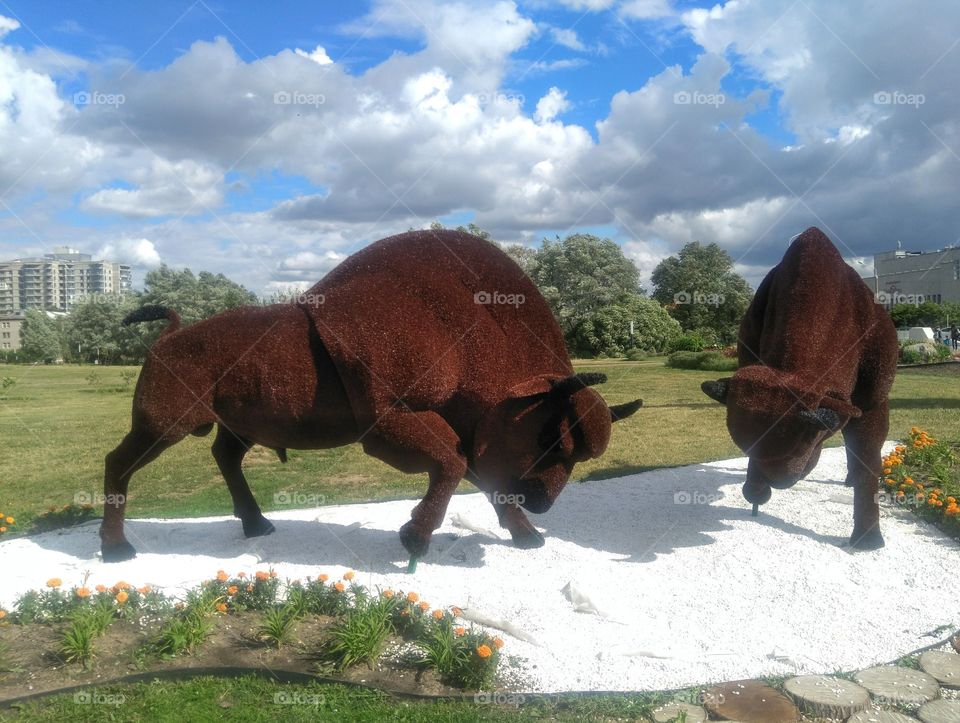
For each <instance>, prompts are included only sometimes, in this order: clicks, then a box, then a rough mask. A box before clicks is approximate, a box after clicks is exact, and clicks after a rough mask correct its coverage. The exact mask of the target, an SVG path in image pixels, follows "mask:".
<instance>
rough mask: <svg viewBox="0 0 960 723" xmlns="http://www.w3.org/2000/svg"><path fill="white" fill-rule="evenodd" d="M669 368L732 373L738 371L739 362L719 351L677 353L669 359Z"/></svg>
mask: <svg viewBox="0 0 960 723" xmlns="http://www.w3.org/2000/svg"><path fill="white" fill-rule="evenodd" d="M667 366H668V367H673V368H674V369H698V370H700V371H710V372H732V371H736V369H737V360H736V359H732V358H730V357H726V356H724V355H723V354H721V353H720V352H718V351H701V352H693V351H677V352H674V353H673V354H671V355H670V356H669V357H667Z"/></svg>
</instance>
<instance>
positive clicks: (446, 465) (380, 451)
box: [363, 412, 467, 557]
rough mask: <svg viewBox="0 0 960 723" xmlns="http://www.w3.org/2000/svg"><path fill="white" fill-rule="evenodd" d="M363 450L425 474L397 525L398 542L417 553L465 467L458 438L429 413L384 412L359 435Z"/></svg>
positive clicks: (427, 541)
mask: <svg viewBox="0 0 960 723" xmlns="http://www.w3.org/2000/svg"><path fill="white" fill-rule="evenodd" d="M363 449H364V451H366V452H367V453H368V454H370V455H372V456H374V457H377V458H378V459H382V460H383V461H384V462H386V463H387V464H389V465H391V466H393V467H396V468H397V469H399V470H400V471H402V472H407V473H417V472H427V473H428V474H429V475H430V486H429V488H428V489H427V494H426V495H424V497H423V499H422V500H420V503H419V504H418V505H417V506H416V507H414V508H413V512H412V513H411V515H410V521H409V522H407V523H406V524H405V525H404V526H403V527H401V528H400V541H401V542H402V543H403V546H404V547H405V548H407V552H409V553H410V555H411V556H412V557H422V556H423V555H424V554H426V552H427V549H428V548H429V547H430V538H431V537H432V536H433V531H434V530H435V529H437V528H438V527H439V526H440V525H441V524H442V523H443V518H444V515H446V513H447V505H448V504H449V502H450V497H451V496H452V495H453V492H454V490H456V488H457V485H458V484H459V483H460V480H461V479H463V475H464V473H465V472H466V470H467V461H466V458H465V457H464V455H463V452H462V450H461V446H460V438H459V437H458V436H457V434H456V433H455V432H454V431H453V429H451V428H450V425H448V424H447V423H446V421H444V419H443V417H441V416H440V415H439V414H436V413H435V412H390V413H388V414H386V415H384V416H383V417H381V418H380V419H379V420H378V421H377V423H376V424H375V425H374V427H373V429H372V430H371V431H370V433H369V434H368V435H367V436H366V437H365V438H364V440H363Z"/></svg>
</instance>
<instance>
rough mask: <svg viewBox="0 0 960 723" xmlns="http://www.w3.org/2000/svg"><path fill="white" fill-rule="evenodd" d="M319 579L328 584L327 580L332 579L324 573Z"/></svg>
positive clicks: (318, 576)
mask: <svg viewBox="0 0 960 723" xmlns="http://www.w3.org/2000/svg"><path fill="white" fill-rule="evenodd" d="M317 579H318V580H319V581H320V582H326V581H327V580H329V579H330V576H329V575H327V574H326V573H323V574H321V575H317Z"/></svg>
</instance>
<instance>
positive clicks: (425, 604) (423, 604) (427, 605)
mask: <svg viewBox="0 0 960 723" xmlns="http://www.w3.org/2000/svg"><path fill="white" fill-rule="evenodd" d="M419 608H420V609H421V610H423V612H427V610H429V609H430V603H428V602H427V601H426V600H424V601H423V602H421V603H420V605H419Z"/></svg>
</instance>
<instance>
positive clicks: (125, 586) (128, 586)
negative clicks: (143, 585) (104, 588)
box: [113, 580, 133, 592]
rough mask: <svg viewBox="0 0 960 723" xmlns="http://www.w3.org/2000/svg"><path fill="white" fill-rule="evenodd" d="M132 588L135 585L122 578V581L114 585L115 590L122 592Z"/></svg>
mask: <svg viewBox="0 0 960 723" xmlns="http://www.w3.org/2000/svg"><path fill="white" fill-rule="evenodd" d="M131 589H133V585H131V584H130V583H129V582H124V581H123V580H121V581H120V582H118V583H117V584H116V585H114V586H113V591H114V592H120V591H121V590H131Z"/></svg>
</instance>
